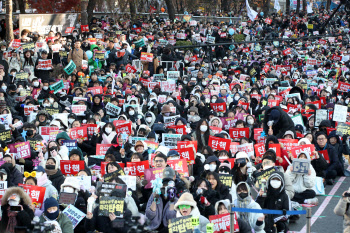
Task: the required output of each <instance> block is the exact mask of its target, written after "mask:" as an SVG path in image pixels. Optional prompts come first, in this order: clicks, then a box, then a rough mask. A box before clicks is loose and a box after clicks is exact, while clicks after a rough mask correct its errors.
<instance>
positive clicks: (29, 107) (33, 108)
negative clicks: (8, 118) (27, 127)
mask: <svg viewBox="0 0 350 233" xmlns="http://www.w3.org/2000/svg"><path fill="white" fill-rule="evenodd" d="M38 107H39V105H25V106H24V115H25V116H29V115H30V113H32V112H34V111H38Z"/></svg>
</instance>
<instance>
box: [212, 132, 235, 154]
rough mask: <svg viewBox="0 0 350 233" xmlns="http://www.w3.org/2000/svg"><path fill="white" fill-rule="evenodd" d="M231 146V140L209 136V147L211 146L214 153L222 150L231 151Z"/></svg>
mask: <svg viewBox="0 0 350 233" xmlns="http://www.w3.org/2000/svg"><path fill="white" fill-rule="evenodd" d="M230 144H231V140H230V139H224V138H219V137H214V136H211V135H210V136H209V141H208V146H210V147H211V149H212V150H213V151H220V150H226V151H229V150H230Z"/></svg>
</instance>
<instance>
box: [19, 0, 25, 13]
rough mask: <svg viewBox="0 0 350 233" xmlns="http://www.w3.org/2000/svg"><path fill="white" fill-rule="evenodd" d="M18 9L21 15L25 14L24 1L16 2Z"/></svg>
mask: <svg viewBox="0 0 350 233" xmlns="http://www.w3.org/2000/svg"><path fill="white" fill-rule="evenodd" d="M18 8H19V10H20V11H21V14H25V13H26V3H25V2H24V0H18Z"/></svg>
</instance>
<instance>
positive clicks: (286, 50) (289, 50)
mask: <svg viewBox="0 0 350 233" xmlns="http://www.w3.org/2000/svg"><path fill="white" fill-rule="evenodd" d="M282 53H283V55H284V56H286V55H288V54H291V53H292V50H291V49H290V48H287V49H285V50H283V51H282Z"/></svg>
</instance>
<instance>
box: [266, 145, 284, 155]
mask: <svg viewBox="0 0 350 233" xmlns="http://www.w3.org/2000/svg"><path fill="white" fill-rule="evenodd" d="M269 149H271V150H273V151H275V153H276V157H281V154H282V151H281V145H280V144H279V143H276V144H269Z"/></svg>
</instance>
